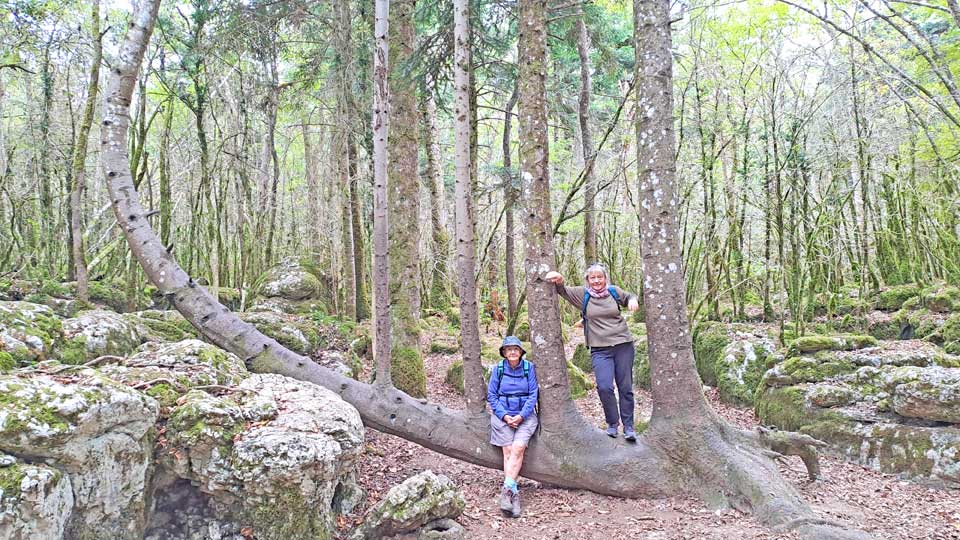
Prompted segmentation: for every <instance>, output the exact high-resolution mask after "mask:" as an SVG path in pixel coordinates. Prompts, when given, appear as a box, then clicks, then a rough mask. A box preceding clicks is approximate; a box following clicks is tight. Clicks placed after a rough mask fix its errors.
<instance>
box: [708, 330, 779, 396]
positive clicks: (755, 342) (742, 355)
mask: <svg viewBox="0 0 960 540" xmlns="http://www.w3.org/2000/svg"><path fill="white" fill-rule="evenodd" d="M775 351H776V345H774V343H773V341H772V340H770V339H769V338H766V337H758V336H755V335H744V334H738V335H736V336H735V338H734V340H733V341H731V342H730V343H729V344H728V345H727V346H726V347H724V349H723V352H722V353H721V354H720V357H719V358H718V359H717V360H716V363H715V364H714V373H716V378H717V390H718V391H719V392H720V397H721V398H722V399H723V400H724V401H727V402H732V403H740V404H753V395H754V391H755V390H756V389H757V385H758V384H759V383H760V379H761V378H762V377H763V374H764V372H765V371H766V362H767V359H768V358H769V357H771V356H773V354H774V352H775Z"/></svg>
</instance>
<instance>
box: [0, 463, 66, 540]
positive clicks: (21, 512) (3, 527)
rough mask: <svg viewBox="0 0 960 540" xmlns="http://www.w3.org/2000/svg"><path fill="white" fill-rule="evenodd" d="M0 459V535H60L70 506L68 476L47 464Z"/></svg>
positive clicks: (10, 539)
mask: <svg viewBox="0 0 960 540" xmlns="http://www.w3.org/2000/svg"><path fill="white" fill-rule="evenodd" d="M0 456H4V457H5V458H11V459H4V460H2V461H0V538H4V539H7V540H50V539H59V538H62V537H63V532H64V530H65V529H66V525H67V520H69V519H70V514H71V510H72V509H73V489H72V488H71V486H70V477H68V476H67V475H65V474H63V473H61V472H60V471H58V470H56V469H54V468H51V467H48V466H46V465H31V464H27V463H17V462H16V460H14V459H12V456H6V455H5V454H2V453H0Z"/></svg>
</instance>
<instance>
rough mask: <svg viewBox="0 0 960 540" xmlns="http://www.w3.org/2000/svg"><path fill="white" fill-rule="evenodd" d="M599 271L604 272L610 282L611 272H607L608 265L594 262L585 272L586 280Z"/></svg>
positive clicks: (584, 277)
mask: <svg viewBox="0 0 960 540" xmlns="http://www.w3.org/2000/svg"><path fill="white" fill-rule="evenodd" d="M597 272H603V277H604V278H606V280H607V283H610V273H609V272H607V267H606V266H604V265H603V264H601V263H593V264H591V265H590V266H588V267H587V271H586V272H584V273H583V279H584V280H586V279H587V278H589V277H590V274H596V273H597Z"/></svg>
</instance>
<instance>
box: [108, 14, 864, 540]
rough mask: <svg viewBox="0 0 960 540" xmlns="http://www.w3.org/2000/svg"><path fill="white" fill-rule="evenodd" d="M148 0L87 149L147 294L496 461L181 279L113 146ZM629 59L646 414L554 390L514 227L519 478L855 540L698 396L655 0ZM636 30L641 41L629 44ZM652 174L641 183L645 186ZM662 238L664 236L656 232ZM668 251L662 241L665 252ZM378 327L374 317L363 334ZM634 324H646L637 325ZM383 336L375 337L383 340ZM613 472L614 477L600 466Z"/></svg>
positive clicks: (534, 51)
mask: <svg viewBox="0 0 960 540" xmlns="http://www.w3.org/2000/svg"><path fill="white" fill-rule="evenodd" d="M158 4H159V0H153V1H152V2H144V3H143V4H142V5H141V6H140V7H139V9H138V10H137V12H136V14H135V17H134V23H133V24H131V25H130V27H129V29H128V34H127V37H126V39H125V40H124V42H123V44H122V45H121V49H120V54H119V55H118V60H117V63H116V64H115V66H116V73H115V74H114V75H113V76H112V77H111V82H110V86H109V91H108V93H107V94H108V98H107V103H106V108H105V112H104V128H103V140H102V144H101V150H102V154H101V155H102V160H103V169H104V172H105V174H106V181H107V185H108V189H109V195H110V197H111V201H112V204H113V208H114V214H115V216H116V218H117V221H118V223H119V225H120V227H121V229H122V230H123V233H124V235H125V236H126V238H127V241H128V243H129V245H130V246H131V249H132V250H133V252H134V253H135V254H136V256H137V258H138V260H139V262H140V264H141V265H142V267H143V268H144V270H145V271H146V273H147V275H148V276H149V277H150V279H151V280H152V281H153V282H154V284H156V285H157V287H158V288H159V289H160V292H161V293H162V294H164V295H166V296H167V297H168V298H170V299H171V301H172V302H173V304H174V305H175V307H176V308H177V309H178V310H179V311H180V312H181V313H183V314H184V316H185V317H186V318H187V319H188V320H189V321H190V322H191V324H193V325H194V326H196V327H197V328H198V329H199V330H200V331H201V332H202V333H203V335H204V336H205V337H207V338H208V339H210V340H211V341H212V342H214V343H216V344H217V345H219V346H221V347H223V348H225V349H227V350H229V351H231V352H233V353H235V354H237V355H239V356H240V357H241V358H243V359H244V360H245V362H246V364H247V365H248V366H249V367H250V369H251V370H253V371H255V372H261V373H262V372H272V373H278V374H281V375H285V376H290V377H294V378H298V379H301V380H305V381H310V382H314V383H316V384H320V385H323V386H325V387H326V388H329V389H331V390H332V391H334V392H337V393H338V394H339V395H340V396H342V397H343V398H344V399H345V400H347V401H348V402H350V403H351V404H353V405H354V406H355V407H357V410H358V411H359V412H360V414H361V417H362V418H363V421H364V423H365V424H366V425H367V426H368V427H371V428H374V429H377V430H380V431H384V432H387V433H392V434H396V435H399V436H401V437H404V438H406V439H408V440H411V441H413V442H416V443H418V444H421V445H423V446H425V447H427V448H430V449H434V450H437V451H439V452H442V453H444V454H446V455H449V456H452V457H455V458H458V459H463V460H466V461H469V462H472V463H477V464H481V465H484V466H488V467H494V468H499V467H500V466H501V465H502V456H501V454H500V452H499V451H498V450H497V449H496V448H495V447H493V446H491V445H490V444H488V442H487V435H488V429H489V425H488V422H487V420H486V418H484V417H483V416H482V415H474V414H470V413H464V412H462V411H452V410H449V409H445V408H443V407H441V406H438V405H434V404H429V403H425V402H421V401H420V400H417V399H414V398H411V397H410V396H408V395H407V394H405V393H403V392H400V391H398V390H396V389H394V388H393V387H392V385H390V382H389V381H390V377H389V373H390V364H389V356H387V357H386V361H384V357H383V356H379V357H378V364H379V365H378V376H377V384H375V385H369V384H364V383H360V382H358V381H355V380H352V379H349V378H347V377H344V376H342V375H339V374H337V373H335V372H332V371H331V370H328V369H326V368H323V367H321V366H319V365H318V364H316V363H314V362H311V361H310V360H309V359H307V358H305V357H302V356H299V355H297V354H295V353H293V352H291V351H289V350H288V349H286V348H284V347H282V346H281V345H279V344H278V343H277V342H276V341H275V340H273V339H270V338H268V337H266V336H264V335H263V334H262V333H260V332H259V331H258V330H257V329H256V328H255V327H254V326H253V325H251V324H248V323H244V322H243V321H241V320H240V319H239V318H237V317H236V315H235V314H234V313H232V312H230V311H227V310H225V309H224V308H223V306H221V305H220V304H219V303H218V302H217V300H216V299H215V298H214V297H213V296H211V295H210V294H209V293H208V292H207V291H206V290H205V289H204V288H203V287H201V286H198V285H197V284H196V283H195V281H194V280H193V279H192V278H191V277H190V276H189V275H188V274H186V273H185V272H184V271H183V269H181V268H180V266H179V265H178V264H177V262H176V261H175V259H174V258H173V256H172V255H171V254H170V253H168V252H167V251H166V250H165V249H164V247H163V245H162V244H161V243H160V242H159V240H158V238H157V237H156V235H155V234H154V233H153V231H152V229H151V227H150V225H149V223H148V222H147V220H146V218H145V211H144V208H143V207H142V206H141V204H140V202H139V200H138V196H137V192H136V190H135V189H134V188H133V184H132V181H131V176H130V170H129V164H128V163H127V162H126V155H125V153H126V148H125V145H124V141H125V140H126V136H127V129H128V125H129V116H128V111H129V104H130V96H131V94H132V92H133V87H132V81H134V80H135V75H136V72H137V70H138V69H139V66H140V62H141V60H142V58H143V53H144V50H145V48H146V45H147V41H148V39H149V35H150V32H151V30H152V27H153V22H154V20H155V19H156V13H157V8H158ZM545 8H546V5H545V0H538V1H536V2H528V1H526V0H524V1H522V2H521V4H520V28H521V29H522V34H521V38H520V39H521V44H522V45H521V58H520V61H521V63H520V66H521V76H520V79H521V105H520V111H521V112H520V119H521V133H523V134H524V136H523V137H522V140H523V147H522V150H521V156H522V165H521V170H522V173H521V174H522V177H523V180H524V182H525V184H526V185H527V186H529V188H530V191H529V195H528V197H527V199H526V200H527V206H528V207H527V210H528V212H527V214H528V216H529V215H530V214H531V213H533V212H534V211H535V210H539V209H541V208H549V206H548V204H549V199H548V198H547V197H545V195H547V194H548V193H549V191H548V190H549V181H548V178H547V174H546V168H547V163H548V162H547V146H546V123H545V120H546V111H545V107H544V101H545V96H544V82H545V81H544V79H545V76H544V73H545V70H544V65H545V64H544V62H545V60H546V58H545V55H546V32H545V11H546V9H545ZM386 11H387V9H386V0H378V2H377V24H376V31H375V33H374V36H375V39H376V42H377V47H376V56H375V67H376V69H375V76H374V83H375V86H376V93H375V100H374V104H375V108H374V111H375V116H374V122H373V126H374V129H375V135H374V144H375V148H376V150H377V151H376V152H374V156H375V168H376V170H377V173H376V174H375V178H376V179H377V186H376V187H377V190H376V192H375V212H376V217H377V221H375V225H374V226H375V228H377V229H378V232H379V233H380V235H379V236H378V237H377V240H379V242H378V243H377V247H378V249H377V254H378V256H379V259H380V260H378V264H377V265H375V270H376V278H377V279H376V283H377V285H378V287H377V294H378V296H377V300H378V301H377V302H376V304H375V305H376V306H377V310H378V313H377V315H379V316H378V318H377V322H378V323H383V327H385V328H386V332H387V333H386V334H382V333H380V332H378V333H377V338H378V343H376V344H375V346H376V347H377V354H383V353H387V354H388V353H389V349H387V350H384V348H386V347H388V346H389V319H388V318H387V317H386V316H385V315H386V313H384V312H383V311H380V310H382V309H384V308H385V307H386V306H385V305H383V304H385V302H383V300H384V299H385V296H381V295H380V294H381V293H385V292H386V275H387V272H388V268H387V265H386V264H385V262H386V261H385V260H384V259H386V258H387V253H386V234H385V233H386V231H385V230H384V227H383V225H385V223H384V222H382V221H380V219H382V218H385V217H386V199H385V195H386V194H385V188H386V180H385V177H386V174H385V173H386V169H385V167H384V165H385V163H383V162H382V161H380V160H381V159H382V158H383V157H384V156H385V150H386V134H385V133H384V130H385V128H386V121H387V120H386V118H384V115H383V114H382V113H383V112H384V111H385V109H384V106H385V103H386V100H385V98H386V93H387V86H386V62H387V55H386V50H385V49H386ZM635 12H636V14H637V15H636V17H637V21H638V24H637V34H636V41H637V44H638V47H637V63H638V66H641V67H640V69H641V70H642V71H641V72H640V73H641V74H642V75H641V76H640V79H639V80H640V81H641V84H640V96H641V99H644V101H642V102H641V103H639V104H638V105H639V106H638V108H637V110H638V111H647V112H646V113H645V114H646V115H647V116H645V117H644V118H641V119H640V122H639V125H638V130H640V131H641V132H642V133H645V134H646V135H647V138H646V139H644V138H642V137H641V138H638V140H646V141H647V143H646V144H644V145H641V148H640V155H641V156H642V157H643V159H640V160H639V163H641V164H644V167H645V169H644V170H643V171H641V177H642V179H643V183H644V186H643V187H644V193H643V197H645V198H647V199H648V202H649V206H650V210H649V211H645V212H643V213H641V219H642V220H643V222H644V223H645V224H648V225H649V226H650V227H653V230H654V231H656V232H657V234H656V235H648V237H647V238H645V246H644V248H645V250H644V266H645V274H646V277H647V278H648V281H649V283H650V285H649V286H648V287H645V290H644V295H645V299H646V300H647V304H646V305H647V318H648V321H650V322H655V323H656V324H655V326H656V327H657V328H656V330H655V331H654V332H651V334H650V337H649V338H650V346H651V351H650V352H651V354H650V360H651V368H652V372H651V375H652V379H653V387H654V393H653V398H654V416H653V419H652V421H651V425H650V429H649V430H648V431H647V433H645V434H644V435H643V436H642V437H641V438H640V439H639V440H638V441H637V443H636V444H634V445H627V444H624V443H623V442H622V441H617V440H614V439H610V438H608V437H606V436H605V435H604V434H603V433H601V432H600V431H599V430H597V429H592V428H591V427H590V426H588V425H587V423H586V421H585V420H584V419H583V417H581V416H580V414H579V413H578V412H577V411H576V409H575V408H574V406H573V402H572V401H571V400H570V399H569V387H568V385H567V380H566V362H565V360H564V358H563V349H562V343H561V342H560V339H559V330H560V323H559V313H558V309H557V298H556V294H555V289H554V288H553V286H552V285H551V286H548V285H547V284H546V283H545V282H543V281H541V280H540V278H541V277H542V274H543V273H544V272H545V271H546V270H547V269H548V268H549V266H548V264H552V262H553V261H552V258H553V255H554V254H553V251H552V245H551V239H552V235H551V234H550V228H551V220H550V219H549V214H547V215H546V216H541V217H543V218H544V219H543V221H542V222H541V223H539V225H538V224H537V223H536V220H534V219H529V218H528V223H530V224H531V225H535V226H538V227H539V228H535V229H533V230H531V231H529V232H530V234H529V235H528V242H529V245H528V256H527V265H526V275H527V279H528V287H529V290H530V294H529V296H530V299H531V300H530V302H531V303H530V305H531V327H532V331H533V334H534V336H533V340H532V341H533V348H534V354H535V355H536V358H537V362H538V365H540V366H541V367H542V369H543V376H542V379H543V380H542V387H543V396H544V402H543V407H544V410H543V430H542V432H541V434H540V435H539V436H538V437H537V438H536V439H534V441H533V443H532V444H531V446H530V448H529V449H528V453H527V456H526V459H525V460H524V469H523V471H522V474H524V476H527V477H529V478H533V479H538V480H541V481H546V482H550V483H552V484H556V485H560V486H568V487H580V488H586V489H591V490H594V491H597V492H599V493H605V494H611V495H620V496H629V497H663V496H668V495H672V494H696V495H700V496H702V497H705V498H707V500H710V501H713V502H715V503H716V502H726V503H729V504H732V505H734V506H736V507H738V508H741V509H744V510H750V509H752V510H753V511H755V512H756V513H757V514H758V516H759V517H760V518H761V519H762V520H763V521H764V522H765V523H767V524H768V525H771V526H777V527H780V528H783V529H790V530H797V531H799V532H800V534H801V536H802V537H803V538H809V539H813V538H817V539H834V538H836V539H854V538H856V539H861V538H866V535H864V534H862V533H859V532H858V531H851V530H847V529H844V528H842V527H840V526H838V525H835V524H828V523H825V522H824V521H823V520H821V519H819V518H817V517H816V516H815V515H814V514H813V513H812V512H811V511H810V510H809V509H808V508H807V507H806V506H804V505H803V504H802V503H801V502H800V500H799V497H798V496H797V494H796V492H795V491H794V490H793V489H792V488H791V487H790V486H789V485H788V484H786V483H785V482H784V481H783V480H782V479H781V478H780V476H779V474H778V473H777V470H776V467H775V465H774V464H773V463H772V462H771V461H770V460H769V459H768V458H765V457H761V455H760V454H759V445H758V444H759V443H758V442H757V440H758V437H757V436H756V435H753V436H751V434H748V433H745V432H741V431H739V430H736V429H733V428H731V427H730V426H728V425H726V424H725V423H723V422H721V421H720V420H718V418H717V417H716V415H714V414H713V413H712V412H711V411H710V409H709V407H708V405H707V404H706V401H705V400H704V398H703V396H702V393H701V389H700V386H699V379H698V378H697V376H696V372H695V370H694V368H693V358H692V355H691V353H690V336H689V331H688V325H687V321H686V315H685V308H684V304H683V296H684V293H683V278H682V271H681V270H680V269H679V268H678V267H677V263H678V262H679V261H680V253H679V251H678V250H677V249H676V248H677V239H676V236H675V235H676V232H677V223H676V205H677V201H676V193H675V173H674V161H673V155H674V154H673V152H674V148H673V130H672V118H671V114H670V111H671V108H670V105H671V86H672V85H671V82H672V81H671V75H670V67H671V66H670V60H671V59H670V34H669V20H668V19H669V18H668V4H667V1H666V0H656V1H652V0H637V1H636V3H635ZM641 38H644V39H641ZM655 181H656V184H655V183H654V182H655ZM658 238H664V239H666V241H665V242H664V243H662V244H661V243H659V242H657V239H658ZM668 248H669V249H670V251H665V250H667V249H668ZM381 328H382V327H381V326H379V325H378V327H377V330H380V329H381ZM648 328H649V326H648ZM384 336H385V337H386V342H384V340H383V338H384ZM611 470H616V471H617V472H618V474H608V471H611Z"/></svg>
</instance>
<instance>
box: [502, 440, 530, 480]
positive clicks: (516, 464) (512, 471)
mask: <svg viewBox="0 0 960 540" xmlns="http://www.w3.org/2000/svg"><path fill="white" fill-rule="evenodd" d="M503 448H504V456H506V455H507V454H506V451H507V448H510V449H511V451H510V458H511V459H510V460H509V461H507V460H506V459H504V466H503V473H504V474H505V475H506V476H507V477H509V478H512V479H514V480H516V479H517V478H519V477H520V469H521V468H522V467H523V453H524V451H526V449H527V447H526V446H510V447H507V446H504V447H503Z"/></svg>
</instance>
